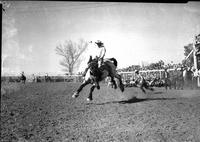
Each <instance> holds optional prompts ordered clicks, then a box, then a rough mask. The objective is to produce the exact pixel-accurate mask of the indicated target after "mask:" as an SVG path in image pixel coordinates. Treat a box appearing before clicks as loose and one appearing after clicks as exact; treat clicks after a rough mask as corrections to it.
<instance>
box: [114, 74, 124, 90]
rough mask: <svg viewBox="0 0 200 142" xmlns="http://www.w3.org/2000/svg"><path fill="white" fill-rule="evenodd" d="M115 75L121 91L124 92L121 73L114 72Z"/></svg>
mask: <svg viewBox="0 0 200 142" xmlns="http://www.w3.org/2000/svg"><path fill="white" fill-rule="evenodd" d="M115 77H116V78H117V79H118V80H119V87H120V90H121V91H122V92H124V84H123V83H122V79H121V75H119V74H115Z"/></svg>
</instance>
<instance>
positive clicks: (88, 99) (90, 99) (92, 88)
mask: <svg viewBox="0 0 200 142" xmlns="http://www.w3.org/2000/svg"><path fill="white" fill-rule="evenodd" d="M95 87H96V85H95V84H93V85H92V87H91V88H90V93H89V96H88V98H87V101H92V100H93V98H92V93H93V91H94V89H95Z"/></svg>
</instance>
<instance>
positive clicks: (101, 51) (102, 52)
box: [83, 40, 106, 88]
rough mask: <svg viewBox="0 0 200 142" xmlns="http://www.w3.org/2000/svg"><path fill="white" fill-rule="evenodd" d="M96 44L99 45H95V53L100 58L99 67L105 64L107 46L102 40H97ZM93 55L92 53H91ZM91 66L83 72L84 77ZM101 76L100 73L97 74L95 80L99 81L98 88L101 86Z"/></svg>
mask: <svg viewBox="0 0 200 142" xmlns="http://www.w3.org/2000/svg"><path fill="white" fill-rule="evenodd" d="M95 44H96V45H97V47H96V46H95V49H93V50H95V53H93V54H96V58H97V59H98V67H100V66H101V65H102V64H103V59H104V56H105V53H106V48H105V46H104V44H103V42H101V41H100V40H97V41H96V42H95ZM90 56H91V55H90ZM88 69H89V67H88V66H87V67H86V69H85V71H84V72H83V77H84V76H85V75H86V73H87V71H88ZM99 78H100V75H97V76H95V82H96V83H97V88H99V84H98V79H99Z"/></svg>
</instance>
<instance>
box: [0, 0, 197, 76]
mask: <svg viewBox="0 0 200 142" xmlns="http://www.w3.org/2000/svg"><path fill="white" fill-rule="evenodd" d="M4 7H5V12H3V13H2V39H3V40H2V64H1V67H2V68H1V69H2V74H11V73H15V74H16V73H17V74H19V73H20V72H21V71H24V72H25V74H32V73H39V72H42V73H46V72H48V73H50V72H52V73H63V72H62V69H63V67H62V66H61V65H60V64H59V62H60V60H61V59H62V58H61V57H60V56H59V55H57V54H56V52H55V48H56V46H57V45H58V44H60V43H62V42H64V41H65V40H72V41H74V42H77V41H78V40H79V39H81V38H82V39H84V40H85V41H88V42H89V41H96V40H101V41H102V42H103V43H104V45H105V47H106V50H107V52H106V57H108V58H109V57H114V58H116V59H117V61H118V68H123V67H128V66H130V65H138V64H139V65H141V63H142V62H144V63H152V62H157V61H159V60H163V61H164V62H165V63H171V62H173V63H180V62H181V61H182V60H183V59H184V48H183V47H184V46H185V45H187V44H189V43H192V42H193V41H194V36H195V35H197V34H199V33H200V10H199V9H200V2H188V3H136V2H129V3H128V2H78V1H77V2H69V1H8V2H7V3H6V4H5V6H4ZM92 47H93V45H89V46H88V49H90V48H92ZM88 53H89V52H88ZM88 56H89V54H87V52H85V53H84V54H83V56H82V63H81V65H80V67H79V68H78V69H76V72H78V71H83V70H84V68H85V67H86V62H87V60H88V58H89V57H88Z"/></svg>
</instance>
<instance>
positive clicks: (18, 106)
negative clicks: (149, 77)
mask: <svg viewBox="0 0 200 142" xmlns="http://www.w3.org/2000/svg"><path fill="white" fill-rule="evenodd" d="M78 85H79V84H77V83H64V82H63V83H28V84H25V85H23V84H19V83H18V84H14V83H13V84H10V85H7V84H6V85H5V84H4V85H2V88H1V141H2V142H73V141H74V142H95V141H98V142H123V141H124V142H200V90H168V91H166V90H165V89H164V88H155V91H154V92H150V91H147V94H143V93H142V92H141V90H139V88H133V87H132V88H125V92H124V93H121V92H120V90H119V89H117V90H114V89H113V88H108V87H107V86H105V85H103V84H101V90H95V91H94V94H93V99H94V100H93V101H92V102H87V101H86V98H87V95H88V92H89V87H86V88H84V90H83V91H82V92H81V93H80V96H79V97H78V98H76V99H74V98H72V97H71V95H72V93H73V91H74V90H75V89H77V87H78Z"/></svg>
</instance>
